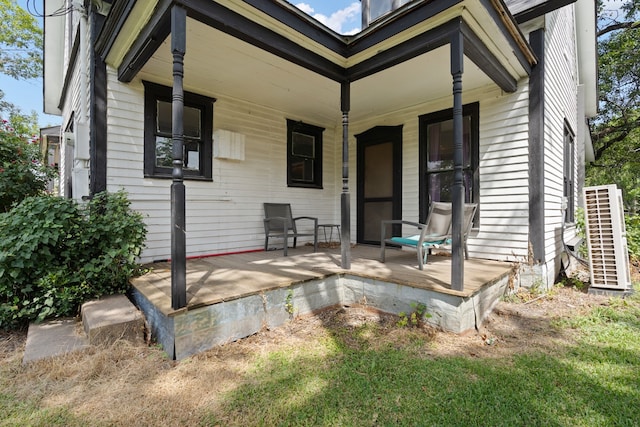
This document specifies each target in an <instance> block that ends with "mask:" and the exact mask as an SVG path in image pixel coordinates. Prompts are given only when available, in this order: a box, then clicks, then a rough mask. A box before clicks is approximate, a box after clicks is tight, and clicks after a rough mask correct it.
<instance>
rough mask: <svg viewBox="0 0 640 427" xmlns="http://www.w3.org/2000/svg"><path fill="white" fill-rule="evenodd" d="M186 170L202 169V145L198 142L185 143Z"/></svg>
mask: <svg viewBox="0 0 640 427" xmlns="http://www.w3.org/2000/svg"><path fill="white" fill-rule="evenodd" d="M183 149H184V159H183V160H184V168H185V169H192V170H198V169H200V143H199V142H197V141H184V145H183Z"/></svg>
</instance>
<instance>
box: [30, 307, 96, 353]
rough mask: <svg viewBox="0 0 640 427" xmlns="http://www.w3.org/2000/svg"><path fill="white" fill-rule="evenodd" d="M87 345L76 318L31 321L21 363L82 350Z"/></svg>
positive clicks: (87, 341) (87, 342)
mask: <svg viewBox="0 0 640 427" xmlns="http://www.w3.org/2000/svg"><path fill="white" fill-rule="evenodd" d="M88 345H89V340H88V339H87V337H86V335H85V334H84V331H83V330H82V325H81V324H80V322H78V320H77V319H73V318H67V319H55V320H48V321H46V322H42V323H31V324H30V325H29V331H28V332H27V344H26V345H25V348H24V356H23V357H22V363H29V362H35V361H37V360H41V359H47V358H50V357H54V356H58V355H60V354H66V353H71V352H73V351H77V350H82V349H83V348H86V347H87V346H88Z"/></svg>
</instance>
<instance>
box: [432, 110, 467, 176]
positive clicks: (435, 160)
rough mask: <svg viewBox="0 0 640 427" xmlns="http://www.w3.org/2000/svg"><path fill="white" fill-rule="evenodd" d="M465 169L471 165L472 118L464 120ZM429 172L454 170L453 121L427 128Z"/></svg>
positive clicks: (433, 124)
mask: <svg viewBox="0 0 640 427" xmlns="http://www.w3.org/2000/svg"><path fill="white" fill-rule="evenodd" d="M462 125H463V134H462V157H463V167H469V166H470V165H471V116H464V117H463V118H462ZM427 147H428V150H427V170H429V171H437V170H447V169H448V170H451V169H453V152H454V148H453V119H452V120H445V121H442V122H438V123H432V124H430V125H428V126H427Z"/></svg>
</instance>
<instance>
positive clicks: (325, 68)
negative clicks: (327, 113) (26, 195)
mask: <svg viewBox="0 0 640 427" xmlns="http://www.w3.org/2000/svg"><path fill="white" fill-rule="evenodd" d="M174 5H178V6H181V7H184V8H185V9H186V11H187V15H188V24H187V55H186V57H185V85H186V86H187V87H189V86H190V87H191V88H192V89H197V90H198V91H200V92H202V90H203V88H204V90H212V91H214V90H215V91H216V92H215V94H220V93H222V92H224V91H225V90H229V87H231V86H234V87H238V84H240V85H244V86H245V87H246V86H250V85H252V84H258V83H262V84H263V86H264V83H266V81H265V80H263V79H261V81H260V82H252V80H254V81H255V80H256V79H255V76H256V74H255V73H257V72H258V70H259V71H261V72H263V73H265V74H266V75H265V77H267V76H268V77H269V79H270V81H271V85H272V86H277V87H279V88H280V89H281V90H282V91H285V92H287V91H288V92H293V91H294V90H293V89H292V88H295V87H298V88H299V89H300V90H301V91H303V92H304V88H303V86H304V85H313V87H314V92H315V93H316V94H317V93H318V92H319V93H320V94H321V93H322V92H323V91H327V92H331V93H332V94H333V95H335V94H339V93H340V92H339V86H340V84H341V83H343V82H350V83H356V82H357V83H358V84H360V82H361V81H362V82H363V83H362V84H360V86H361V87H374V88H378V89H376V90H378V91H379V90H382V92H385V88H386V87H388V86H390V85H391V86H394V85H395V86H397V87H398V93H397V94H395V95H394V94H391V93H389V92H388V91H387V94H388V95H393V96H395V97H400V93H401V92H402V88H401V87H400V86H402V85H403V80H406V78H405V77H403V76H406V74H399V71H400V70H402V71H404V72H405V73H409V74H411V73H414V74H416V73H417V74H416V78H419V77H418V76H419V73H420V72H421V73H422V76H423V77H422V78H423V79H424V80H425V81H426V82H429V81H430V82H431V83H439V82H436V81H435V80H433V76H432V73H431V72H430V71H431V70H435V69H438V73H439V74H438V76H444V77H443V79H446V76H447V75H449V74H448V72H449V70H448V64H449V58H448V55H446V53H447V52H448V51H447V46H448V45H449V44H450V43H451V39H452V37H454V36H456V37H457V36H458V35H460V34H461V35H462V36H463V39H464V53H465V82H470V83H471V86H477V85H487V84H495V85H497V86H498V87H500V88H501V89H502V90H503V91H506V92H513V91H515V90H516V87H517V82H518V81H519V80H520V79H521V78H523V77H526V76H527V75H528V74H529V73H530V70H531V66H532V65H533V64H535V62H536V58H535V56H534V54H533V53H532V51H531V49H530V47H529V45H528V43H527V42H526V40H525V38H524V36H523V35H522V34H521V33H520V31H519V29H518V26H517V24H516V22H515V20H514V19H513V17H512V16H511V15H510V14H509V12H508V11H507V9H506V8H505V7H504V4H503V3H502V2H501V1H499V0H450V1H445V2H441V1H438V2H435V1H424V0H416V1H413V2H410V3H408V4H406V5H405V6H403V7H401V8H399V9H398V10H396V11H394V12H393V13H391V14H389V15H388V16H386V17H385V18H384V19H382V20H380V21H378V22H376V23H374V24H373V25H371V26H369V27H368V28H367V29H365V30H364V31H362V32H361V33H359V34H357V35H355V36H342V35H338V34H337V33H335V32H333V31H331V30H330V29H328V28H326V27H325V26H323V25H322V24H320V23H319V22H317V21H315V20H314V19H313V18H311V17H309V16H308V15H306V14H304V13H303V12H301V11H299V10H298V9H297V8H295V7H294V6H292V5H290V4H289V3H287V2H285V1H279V0H278V1H266V0H246V1H238V0H219V1H215V2H214V1H210V0H191V1H183V0H181V1H170V0H147V1H145V2H136V1H133V0H122V1H120V2H116V3H115V4H114V6H113V7H112V9H111V12H110V14H109V16H108V17H107V21H106V23H105V26H104V27H103V31H102V32H101V34H100V36H99V39H98V43H97V49H98V54H100V55H101V56H102V57H103V59H104V60H105V61H106V62H107V63H108V64H110V65H111V66H113V67H115V68H117V70H118V78H119V79H120V80H121V81H123V82H128V81H131V80H132V79H134V78H135V77H136V76H138V77H142V78H148V79H153V80H155V81H158V82H160V83H162V82H166V83H170V81H171V80H170V78H171V68H170V63H171V54H170V52H169V44H170V43H169V40H170V31H171V30H170V28H171V26H170V11H171V8H172V7H173V6H174ZM167 61H168V64H169V67H168V68H167ZM436 61H438V62H437V63H436ZM443 63H444V67H443ZM230 64H232V66H231V65H230ZM292 64H294V65H292ZM421 67H422V69H421ZM198 68H200V70H198ZM244 69H248V70H249V71H252V72H254V74H253V77H251V76H250V75H249V74H250V73H245V71H244ZM243 74H245V77H246V78H247V80H244V84H243V83H242V82H240V81H239V75H243ZM190 75H191V77H192V78H189V76H190ZM199 75H202V77H201V79H199V78H198V76H199ZM206 76H208V78H209V81H207V82H206V83H205V81H204V80H202V79H204V78H205V77H206ZM449 78H450V75H449ZM296 79H297V80H299V82H298V84H297V83H296ZM398 79H399V80H398ZM216 80H217V81H216ZM327 80H328V82H327ZM365 80H366V82H365ZM224 81H226V82H227V84H226V86H225V84H224ZM465 84H466V85H467V83H465ZM296 85H297V86H296ZM287 86H289V88H287ZM438 86H442V85H438ZM352 87H353V88H354V89H355V90H357V85H355V84H354V85H352ZM446 87H448V88H450V87H451V84H450V80H449V83H448V84H447V85H446ZM466 87H469V85H467V86H466ZM427 89H428V88H425V90H427ZM437 89H439V87H438V88H431V89H428V91H430V90H437ZM263 91H264V89H263V88H257V87H256V88H254V89H251V90H249V89H247V92H253V93H257V92H263ZM448 93H449V95H450V94H451V91H450V90H449V92H448ZM228 95H229V96H235V97H239V98H245V95H247V94H245V93H243V89H242V88H238V89H237V91H236V92H235V93H228ZM267 95H268V97H269V98H268V99H271V100H272V101H270V102H269V103H270V104H272V103H273V102H277V98H278V96H284V94H282V93H275V92H273V91H272V93H270V94H266V93H265V99H267ZM333 95H332V96H333ZM425 95H428V93H425ZM445 95H446V94H445ZM298 96H299V94H298ZM320 96H321V95H320ZM407 96H410V94H409V93H408V92H407ZM431 96H432V95H431ZM355 99H356V98H355V96H352V100H355ZM273 100H275V101H273ZM379 100H380V99H378V101H379ZM257 102H258V101H257ZM406 102H407V103H411V102H415V101H412V100H407V101H406ZM333 107H335V105H333V101H332V108H333ZM338 107H339V104H338Z"/></svg>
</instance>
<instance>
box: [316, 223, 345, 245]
mask: <svg viewBox="0 0 640 427" xmlns="http://www.w3.org/2000/svg"><path fill="white" fill-rule="evenodd" d="M320 228H322V232H323V234H324V242H325V243H331V241H332V239H333V229H334V228H335V229H336V230H338V242H339V241H340V224H318V231H320ZM327 228H328V229H329V240H327Z"/></svg>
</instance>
